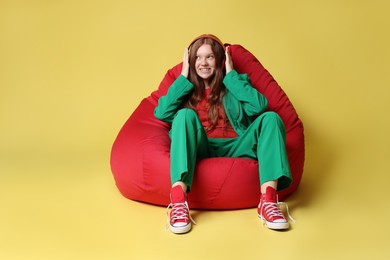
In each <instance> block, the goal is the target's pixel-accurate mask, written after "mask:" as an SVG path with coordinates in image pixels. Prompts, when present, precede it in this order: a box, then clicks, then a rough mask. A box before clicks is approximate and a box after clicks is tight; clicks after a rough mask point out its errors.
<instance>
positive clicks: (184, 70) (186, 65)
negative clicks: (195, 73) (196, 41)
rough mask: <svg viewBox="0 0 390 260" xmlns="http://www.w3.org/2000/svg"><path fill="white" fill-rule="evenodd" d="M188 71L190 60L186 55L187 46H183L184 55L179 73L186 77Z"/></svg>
mask: <svg viewBox="0 0 390 260" xmlns="http://www.w3.org/2000/svg"><path fill="white" fill-rule="evenodd" d="M189 71H190V62H189V57H188V48H185V50H184V55H183V68H182V69H181V74H182V75H183V76H184V77H186V78H187V77H188V73H189Z"/></svg>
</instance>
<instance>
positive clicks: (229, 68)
mask: <svg viewBox="0 0 390 260" xmlns="http://www.w3.org/2000/svg"><path fill="white" fill-rule="evenodd" d="M225 56H226V61H225V67H226V74H228V73H229V72H230V71H232V70H233V61H232V57H231V56H230V53H229V46H227V47H226V50H225Z"/></svg>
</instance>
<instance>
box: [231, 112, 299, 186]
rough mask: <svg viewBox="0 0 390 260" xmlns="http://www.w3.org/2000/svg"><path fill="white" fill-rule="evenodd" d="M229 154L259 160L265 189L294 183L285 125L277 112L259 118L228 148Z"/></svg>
mask: <svg viewBox="0 0 390 260" xmlns="http://www.w3.org/2000/svg"><path fill="white" fill-rule="evenodd" d="M225 156H229V157H246V158H252V159H256V160H258V162H259V175H260V176H259V177H260V184H261V186H263V185H264V186H263V188H262V191H265V189H266V188H267V187H268V186H271V187H274V188H276V189H278V190H282V189H284V188H287V187H288V186H289V185H290V184H291V181H292V179H291V172H290V166H289V163H288V157H287V151H286V133H285V128H284V125H283V122H282V120H281V119H280V117H279V116H278V115H277V114H276V113H274V112H266V113H264V114H262V115H260V116H259V117H258V118H256V119H255V121H254V122H253V123H252V124H251V125H250V126H249V127H248V129H247V130H246V132H245V133H244V134H243V135H241V136H239V137H237V138H236V139H235V141H234V142H232V143H231V144H230V147H227V148H226V155H225Z"/></svg>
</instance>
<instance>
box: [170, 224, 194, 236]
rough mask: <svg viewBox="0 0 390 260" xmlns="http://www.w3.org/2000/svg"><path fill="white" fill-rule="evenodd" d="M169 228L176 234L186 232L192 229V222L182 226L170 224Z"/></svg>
mask: <svg viewBox="0 0 390 260" xmlns="http://www.w3.org/2000/svg"><path fill="white" fill-rule="evenodd" d="M169 230H170V231H172V233H175V234H184V233H187V232H189V231H190V230H191V223H189V224H188V225H185V226H182V227H174V226H171V225H169Z"/></svg>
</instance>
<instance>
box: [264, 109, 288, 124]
mask: <svg viewBox="0 0 390 260" xmlns="http://www.w3.org/2000/svg"><path fill="white" fill-rule="evenodd" d="M263 115H264V118H263V120H265V121H270V122H277V123H283V121H282V119H281V118H280V116H279V115H278V114H277V113H276V112H273V111H268V112H265V113H264V114H263Z"/></svg>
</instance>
